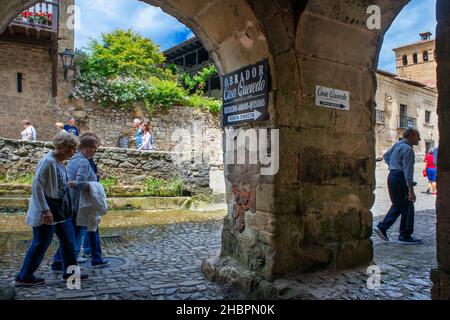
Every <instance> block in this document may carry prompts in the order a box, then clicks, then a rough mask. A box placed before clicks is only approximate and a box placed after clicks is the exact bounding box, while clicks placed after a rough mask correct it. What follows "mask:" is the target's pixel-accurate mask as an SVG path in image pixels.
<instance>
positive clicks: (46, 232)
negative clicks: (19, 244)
mask: <svg viewBox="0 0 450 320" xmlns="http://www.w3.org/2000/svg"><path fill="white" fill-rule="evenodd" d="M78 143H79V142H78V138H76V137H75V136H73V135H71V134H69V133H60V134H58V135H56V136H55V138H54V139H53V145H54V147H55V150H53V151H50V152H49V153H47V155H45V156H44V157H43V158H42V159H41V160H40V161H39V163H38V165H37V168H36V172H35V176H34V179H33V184H32V188H31V199H30V204H29V207H28V212H27V216H26V220H25V222H26V224H28V225H30V226H31V227H32V228H33V240H32V242H31V245H30V247H29V248H28V250H27V253H26V255H25V258H24V261H23V265H22V268H21V269H20V272H19V274H18V275H17V276H16V279H15V284H16V285H17V286H21V285H26V286H30V285H39V284H44V283H45V279H43V278H39V277H36V276H35V275H34V273H35V272H36V270H37V269H38V268H39V265H40V264H41V262H42V259H43V258H44V255H45V252H46V251H47V249H48V247H49V245H50V243H51V242H52V239H53V234H55V233H56V235H57V237H58V238H59V241H60V243H61V255H62V263H63V272H64V273H63V280H66V279H67V278H68V277H69V276H70V275H71V274H69V273H67V269H68V267H69V266H76V265H77V259H76V256H75V250H74V241H75V237H74V232H73V226H72V223H71V220H70V215H71V213H72V212H71V210H72V209H71V208H70V205H67V206H66V207H65V209H67V210H63V209H62V206H58V205H55V203H62V201H63V199H65V195H66V194H67V187H73V183H69V182H68V179H67V173H66V169H65V167H64V164H63V162H64V161H65V160H67V159H68V158H70V157H71V156H72V155H73V154H74V153H75V150H76V149H77V146H78ZM58 209H61V211H60V210H58ZM86 278H88V276H87V275H84V274H83V275H81V280H84V279H86Z"/></svg>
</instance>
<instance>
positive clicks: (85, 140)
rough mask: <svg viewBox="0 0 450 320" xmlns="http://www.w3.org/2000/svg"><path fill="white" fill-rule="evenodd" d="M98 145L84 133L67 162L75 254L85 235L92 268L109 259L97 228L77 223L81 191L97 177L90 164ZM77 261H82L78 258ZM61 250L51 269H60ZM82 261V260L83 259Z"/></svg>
mask: <svg viewBox="0 0 450 320" xmlns="http://www.w3.org/2000/svg"><path fill="white" fill-rule="evenodd" d="M98 146H99V139H98V137H97V136H96V135H94V134H92V133H84V134H83V135H82V136H81V137H80V147H79V151H78V152H77V153H76V154H75V155H74V156H73V157H72V158H71V159H70V161H69V163H68V164H67V175H68V176H69V179H71V180H73V181H74V188H72V189H71V190H70V195H71V199H72V205H73V209H74V212H75V214H74V217H73V218H72V221H73V225H74V231H75V254H76V255H77V256H78V255H79V252H80V247H81V243H82V241H83V237H84V236H86V237H87V239H88V242H89V247H90V249H91V265H92V267H94V268H104V267H106V266H108V265H109V261H108V260H105V259H103V258H102V250H101V242H100V234H99V231H98V229H97V230H95V231H89V230H87V228H86V226H81V225H78V224H77V223H76V222H77V221H78V215H79V213H80V197H81V194H82V192H83V191H87V190H89V183H90V182H97V181H98V177H97V174H96V173H95V170H94V168H93V167H92V165H91V161H93V158H94V155H95V153H96V152H97V148H98ZM78 261H79V262H82V260H81V259H80V258H78ZM61 262H62V261H61V250H58V251H57V252H56V254H55V256H54V259H53V263H52V267H51V268H52V270H54V271H59V270H61V269H62V264H61ZM83 262H84V261H83Z"/></svg>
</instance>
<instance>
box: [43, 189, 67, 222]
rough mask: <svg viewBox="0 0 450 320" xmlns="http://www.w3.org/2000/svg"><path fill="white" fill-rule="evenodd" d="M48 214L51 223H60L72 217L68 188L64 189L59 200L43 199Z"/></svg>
mask: <svg viewBox="0 0 450 320" xmlns="http://www.w3.org/2000/svg"><path fill="white" fill-rule="evenodd" d="M45 200H46V201H47V204H48V207H49V208H50V212H51V213H52V215H53V222H62V221H64V220H67V219H69V218H71V217H72V216H73V209H72V199H71V198H70V193H69V188H67V187H65V188H64V191H63V193H62V197H61V198H56V199H55V198H49V197H47V196H46V197H45Z"/></svg>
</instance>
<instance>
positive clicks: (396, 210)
mask: <svg viewBox="0 0 450 320" xmlns="http://www.w3.org/2000/svg"><path fill="white" fill-rule="evenodd" d="M388 189H389V196H390V198H391V202H392V206H391V209H390V210H389V212H388V213H387V215H386V217H385V218H384V220H383V222H381V223H379V224H378V228H379V229H380V230H382V231H387V230H388V229H389V228H390V227H391V226H392V225H393V224H394V223H395V221H397V219H398V217H399V216H401V220H400V235H401V236H404V237H407V238H408V237H410V236H411V235H412V234H413V232H414V204H413V203H412V202H410V201H408V192H409V190H408V186H407V185H406V180H405V176H404V174H403V172H401V171H396V170H392V171H391V172H390V173H389V176H388Z"/></svg>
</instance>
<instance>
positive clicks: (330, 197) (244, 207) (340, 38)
mask: <svg viewBox="0 0 450 320" xmlns="http://www.w3.org/2000/svg"><path fill="white" fill-rule="evenodd" d="M34 2H35V1H34ZM147 2H148V3H151V4H154V5H158V6H161V8H162V9H163V10H164V11H166V12H168V13H170V14H173V15H174V16H175V17H176V18H178V19H179V20H180V21H181V22H183V23H185V24H186V25H187V26H188V27H190V28H191V30H192V31H193V32H194V33H196V34H197V35H198V36H199V38H200V40H201V41H202V42H203V43H204V44H205V46H206V48H207V49H208V50H209V51H211V55H212V57H213V58H214V59H215V62H216V63H217V65H218V69H219V71H220V72H221V74H226V73H228V72H230V71H233V70H236V69H239V68H240V67H242V66H245V65H249V64H252V63H255V62H257V61H259V60H262V59H268V61H269V65H270V82H271V88H270V93H269V96H270V97H271V101H270V106H269V113H270V121H269V122H267V123H256V124H255V125H254V126H253V127H254V128H267V127H271V128H278V129H280V149H279V152H280V170H279V172H278V173H277V175H275V176H273V177H271V178H264V179H263V178H262V177H261V176H260V175H259V174H256V175H255V174H254V172H253V170H254V168H253V167H252V166H247V167H245V168H242V167H240V168H236V167H238V166H227V167H226V168H225V175H226V184H227V185H226V190H227V200H228V206H229V215H228V219H226V220H225V227H224V231H223V238H222V239H223V243H222V254H223V255H224V256H226V255H228V256H231V257H233V258H235V259H236V260H238V261H239V263H240V264H242V265H243V266H244V267H245V268H246V270H251V271H256V270H258V271H257V272H258V273H260V274H261V275H263V276H264V277H266V280H267V279H270V278H271V277H283V276H284V275H287V274H289V273H291V272H294V271H295V270H297V268H298V261H306V259H305V256H306V257H308V256H310V252H311V251H312V252H321V254H320V255H319V256H320V259H319V258H318V257H314V259H311V260H312V264H311V265H312V268H319V269H329V270H334V269H336V268H337V266H338V265H339V263H338V261H341V262H342V261H343V260H345V261H347V259H340V258H339V256H340V255H341V256H342V252H344V256H346V253H345V252H346V249H345V248H351V247H352V246H353V247H354V248H356V249H357V250H356V251H355V252H354V253H353V254H352V256H351V259H350V260H352V261H354V263H351V265H353V264H362V263H368V262H369V260H370V254H368V251H369V250H367V249H368V243H369V240H370V235H369V233H368V232H367V230H368V229H369V228H370V227H371V221H370V219H369V218H368V217H367V212H368V209H369V208H370V207H371V206H372V204H373V200H374V199H373V191H374V189H375V184H374V170H373V168H374V167H375V152H374V151H375V132H374V120H375V119H374V108H373V106H374V103H375V89H376V75H375V65H376V62H377V54H378V52H379V47H380V46H381V43H382V39H383V35H384V33H385V32H386V29H387V27H388V26H389V25H390V24H391V22H392V21H393V19H394V18H395V16H396V15H397V14H398V13H399V11H400V10H401V9H402V8H403V7H404V6H405V5H406V4H407V3H408V1H407V0H401V1H388V0H378V1H376V4H377V5H379V6H380V8H381V10H382V12H383V15H382V30H377V31H368V30H367V28H366V24H365V23H366V20H367V11H366V10H367V5H368V2H367V1H354V0H337V1H333V5H330V1H328V0H310V1H308V2H303V3H302V4H299V3H300V2H298V1H297V2H295V4H294V2H292V1H288V0H261V1H245V0H233V1H230V3H226V4H225V3H224V2H222V1H206V0H201V1H200V0H199V1H198V2H197V3H196V5H195V6H190V4H191V3H190V2H189V1H188V2H186V1H176V0H171V1H162V0H147ZM207 2H208V3H207ZM31 3H33V1H6V0H0V17H1V18H4V17H9V18H11V17H13V16H14V15H15V14H17V13H18V12H19V9H21V5H23V4H31ZM202 4H203V5H202ZM199 8H200V9H199ZM437 8H438V17H439V23H440V25H439V27H438V32H439V33H438V36H437V43H436V45H437V47H436V51H437V53H438V58H439V57H440V58H439V59H442V61H441V62H443V63H441V64H440V66H439V70H440V71H439V72H438V79H440V85H439V86H440V90H439V91H440V92H441V97H440V101H439V105H440V107H439V108H440V128H441V145H443V146H447V145H449V143H448V141H447V140H448V136H450V134H448V132H446V130H447V131H448V129H445V128H448V127H449V126H448V125H447V124H448V122H449V121H448V119H447V118H448V116H449V114H450V113H448V112H447V108H448V105H450V104H449V103H448V92H450V90H448V81H447V80H448V74H450V73H449V72H448V68H449V67H448V57H449V56H450V54H448V48H449V46H448V40H446V39H449V37H448V36H446V35H448V30H449V28H448V21H449V19H448V16H449V14H448V10H447V9H448V4H446V1H444V0H439V1H438V6H437ZM216 12H220V13H221V16H220V18H218V21H231V22H236V23H230V24H222V23H217V20H216V19H211V17H210V16H208V13H216ZM1 23H2V24H1V25H0V29H2V28H4V27H5V26H6V24H5V22H3V21H1ZM331 31H332V32H333V35H334V37H329V36H326V35H324V37H323V38H319V36H320V35H317V36H318V37H311V34H314V35H316V34H317V33H319V32H331ZM327 37H328V39H329V41H326V39H327ZM311 38H312V41H310V42H309V43H308V44H304V43H303V42H304V41H307V40H308V39H311ZM440 39H441V41H442V42H440ZM367 46H368V47H367ZM352 48H353V49H355V50H353V51H355V52H359V53H360V55H359V56H358V55H354V54H355V52H352V53H351V54H350V55H349V54H343V52H347V51H352ZM351 57H354V59H351ZM438 62H440V61H439V60H438ZM315 85H323V86H327V87H333V88H336V89H341V90H347V91H350V93H351V94H350V103H351V108H350V111H342V110H333V109H329V108H327V109H323V108H321V107H317V106H315V105H314V103H313V100H314V95H315ZM299 111H300V112H299ZM242 127H243V128H248V127H250V126H249V125H248V126H242ZM225 151H226V150H225ZM302 157H304V158H306V159H311V160H310V161H314V162H326V163H325V164H317V165H316V163H314V165H310V166H309V165H308V164H306V165H305V164H304V163H301V159H302ZM342 159H346V160H345V161H343V160H342ZM447 159H448V152H447V150H446V147H443V149H442V153H441V158H440V161H441V163H442V169H443V170H442V173H443V174H442V175H441V177H443V176H445V174H447V173H448V170H449V163H450V161H447ZM291 160H293V161H291ZM351 163H354V164H356V166H357V168H358V170H357V172H351V174H349V172H348V168H349V166H350V165H349V164H351ZM131 166H133V164H131V163H129V162H124V163H122V166H121V167H119V168H118V170H121V168H124V167H131ZM233 167H234V168H233ZM316 167H317V168H319V169H320V174H321V179H320V180H318V181H314V180H313V181H311V180H312V179H311V178H310V177H308V175H307V174H306V175H305V173H304V172H301V170H302V169H303V170H310V169H312V168H316ZM144 169H146V168H144ZM230 173H231V174H230ZM251 176H252V177H254V180H252V179H250V178H249V177H251ZM441 177H440V178H439V179H441V180H442V178H441ZM264 180H269V181H264ZM306 180H308V181H306ZM263 181H264V184H265V186H264V188H259V186H260V184H261V183H262V182H263ZM442 181H444V180H442ZM446 181H447V180H445V182H446ZM359 182H361V183H359ZM446 185H447V183H445V186H446ZM442 186H444V185H441V187H442ZM442 189H444V188H443V187H442ZM254 190H257V191H256V193H260V194H256V195H255V194H254V192H255V191H254ZM249 194H250V195H251V196H252V197H253V196H254V197H255V198H256V199H266V200H264V203H263V205H262V206H261V207H264V208H266V209H265V210H267V212H266V213H267V214H269V215H272V216H273V218H274V221H275V223H274V224H273V225H274V226H275V230H273V232H272V231H271V230H269V229H271V228H273V226H268V225H262V226H261V227H259V228H258V227H255V226H254V225H252V224H251V222H250V224H249V226H248V228H244V227H245V222H246V221H245V217H246V216H247V215H251V214H254V213H255V212H254V210H252V209H255V208H254V207H256V208H258V204H256V205H255V204H254V203H253V200H252V201H249V198H250V197H249ZM312 194H313V195H316V196H317V197H318V198H320V199H321V200H323V201H324V202H323V204H321V203H320V202H319V201H314V199H312V198H311V197H310V195H312ZM236 195H237V196H236ZM439 199H440V198H438V218H439V219H444V221H446V217H445V215H447V214H448V213H445V212H444V210H442V209H441V208H443V207H444V206H445V204H446V202H447V201H448V197H447V198H446V199H444V197H443V196H442V199H441V200H439ZM440 202H442V203H440ZM447 212H449V211H447ZM282 216H285V217H284V218H281V217H282ZM306 217H309V218H308V219H309V224H307V223H303V222H302V221H304V220H306ZM283 219H285V220H283ZM276 221H279V222H278V223H277V222H276ZM283 221H295V222H296V223H295V224H293V225H292V226H289V228H287V227H286V225H285V224H284V223H282V222H283ZM440 221H441V220H438V223H440ZM346 222H349V224H350V226H353V227H350V228H349V229H347V231H349V233H348V235H344V234H343V233H342V230H341V231H340V230H339V226H342V225H345V224H346ZM447 226H448V225H447V224H443V225H442V226H441V227H440V229H439V230H440V232H439V233H438V237H439V239H440V240H441V241H439V242H441V244H440V246H438V250H439V255H440V256H441V257H440V263H444V264H446V263H447V262H448V259H446V258H445V257H442V256H443V255H444V254H447V256H448V241H447V239H448V230H449V229H448V228H447ZM308 227H311V230H313V231H314V232H313V231H312V232H309V231H310V230H309V229H308V230H305V228H308ZM266 228H267V229H266ZM317 228H318V230H320V229H322V230H324V231H325V232H326V233H328V232H329V233H330V234H325V235H324V236H322V237H321V236H320V233H317V232H315V230H317ZM431 229H433V228H431ZM271 233H273V234H274V236H273V238H272V239H270V238H271V237H270V236H268V235H269V234H271ZM305 234H308V236H304V235H305ZM260 235H262V236H260ZM318 235H319V237H318ZM258 239H261V240H258ZM310 239H314V242H312V241H311V242H312V243H311V242H308V241H309V240H310ZM289 240H291V241H289ZM445 241H447V242H445ZM289 243H290V244H291V248H292V250H289V249H287V248H285V246H286V244H289ZM358 243H359V244H361V246H360V247H361V248H362V249H361V248H360V247H359V246H358ZM299 248H307V249H305V250H300V249H299ZM342 248H344V250H343V251H340V249H342ZM305 252H306V253H305ZM328 255H329V256H330V257H332V258H328V257H329V256H328ZM375 256H376V253H375ZM262 257H264V259H263V258H262ZM344 265H345V267H350V265H347V264H344ZM252 269H254V270H252ZM262 287H263V288H265V289H264V290H266V289H267V287H266V286H264V285H263V286H262ZM391 296H392V298H399V295H398V294H397V293H392V294H391Z"/></svg>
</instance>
